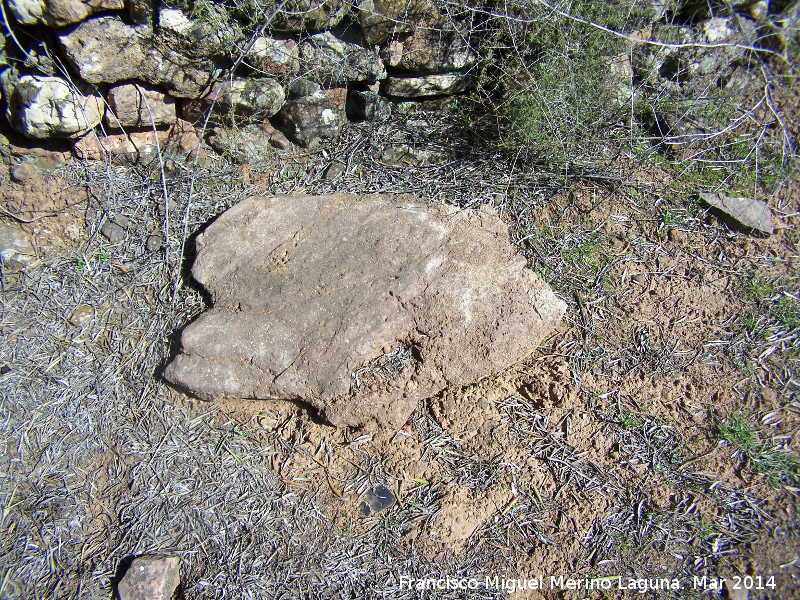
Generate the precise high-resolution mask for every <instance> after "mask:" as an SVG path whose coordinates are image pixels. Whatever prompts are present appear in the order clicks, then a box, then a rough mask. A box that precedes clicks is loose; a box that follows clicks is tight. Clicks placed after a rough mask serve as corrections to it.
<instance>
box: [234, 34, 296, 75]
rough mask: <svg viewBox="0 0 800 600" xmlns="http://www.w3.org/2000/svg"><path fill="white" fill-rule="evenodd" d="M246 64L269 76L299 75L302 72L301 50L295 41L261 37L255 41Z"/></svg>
mask: <svg viewBox="0 0 800 600" xmlns="http://www.w3.org/2000/svg"><path fill="white" fill-rule="evenodd" d="M245 64H248V65H250V66H251V67H253V68H254V69H256V70H257V71H260V72H261V73H265V74H268V75H284V74H292V73H297V72H298V71H299V70H300V49H299V47H298V45H297V42H295V41H294V40H278V39H274V38H270V37H264V36H260V37H257V38H256V39H255V40H253V45H252V46H251V47H250V50H249V51H248V53H247V58H246V59H245Z"/></svg>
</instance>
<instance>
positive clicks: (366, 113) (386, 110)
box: [347, 90, 392, 121]
mask: <svg viewBox="0 0 800 600" xmlns="http://www.w3.org/2000/svg"><path fill="white" fill-rule="evenodd" d="M348 100H349V103H348V107H347V109H348V112H349V113H350V115H351V116H352V117H353V118H354V119H366V120H367V121H386V120H388V119H389V118H390V117H391V116H392V105H391V104H390V103H389V101H388V100H387V99H386V98H384V97H383V96H381V95H380V94H376V93H374V92H368V91H360V90H353V92H351V93H350V96H349V98H348Z"/></svg>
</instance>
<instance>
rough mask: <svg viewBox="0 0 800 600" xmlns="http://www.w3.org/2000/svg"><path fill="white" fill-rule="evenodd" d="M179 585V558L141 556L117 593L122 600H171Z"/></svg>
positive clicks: (129, 570)
mask: <svg viewBox="0 0 800 600" xmlns="http://www.w3.org/2000/svg"><path fill="white" fill-rule="evenodd" d="M179 584H180V559H179V558H178V557H177V556H140V557H138V558H135V559H134V560H133V562H132V563H131V566H130V567H128V570H127V571H126V572H125V575H124V576H123V577H122V580H121V581H120V582H119V583H118V584H117V593H118V594H119V598H120V600H170V598H172V596H173V594H174V593H175V590H176V589H177V588H178V585H179Z"/></svg>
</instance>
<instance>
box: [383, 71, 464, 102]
mask: <svg viewBox="0 0 800 600" xmlns="http://www.w3.org/2000/svg"><path fill="white" fill-rule="evenodd" d="M473 84H474V79H473V78H472V77H470V76H469V75H464V74H462V73H442V74H439V75H425V76H423V77H388V78H386V79H385V80H384V81H383V92H384V93H385V94H386V95H387V96H396V97H399V98H420V97H424V96H441V95H445V94H458V93H460V92H465V91H467V90H468V89H469V88H471V87H472V85H473Z"/></svg>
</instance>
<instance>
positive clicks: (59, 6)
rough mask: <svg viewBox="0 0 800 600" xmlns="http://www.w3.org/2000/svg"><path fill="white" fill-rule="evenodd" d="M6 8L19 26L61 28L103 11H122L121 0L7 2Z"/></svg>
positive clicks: (123, 4)
mask: <svg viewBox="0 0 800 600" xmlns="http://www.w3.org/2000/svg"><path fill="white" fill-rule="evenodd" d="M8 8H9V9H10V10H11V14H13V15H14V17H15V18H16V20H17V21H18V22H19V23H20V25H38V24H43V25H47V26H49V27H61V26H62V25H69V24H71V23H78V22H79V21H83V20H84V19H85V18H86V17H88V16H89V15H91V14H93V13H96V12H100V11H105V10H122V9H123V8H125V3H124V2H123V0H92V2H84V1H83V0H9V2H8Z"/></svg>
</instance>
